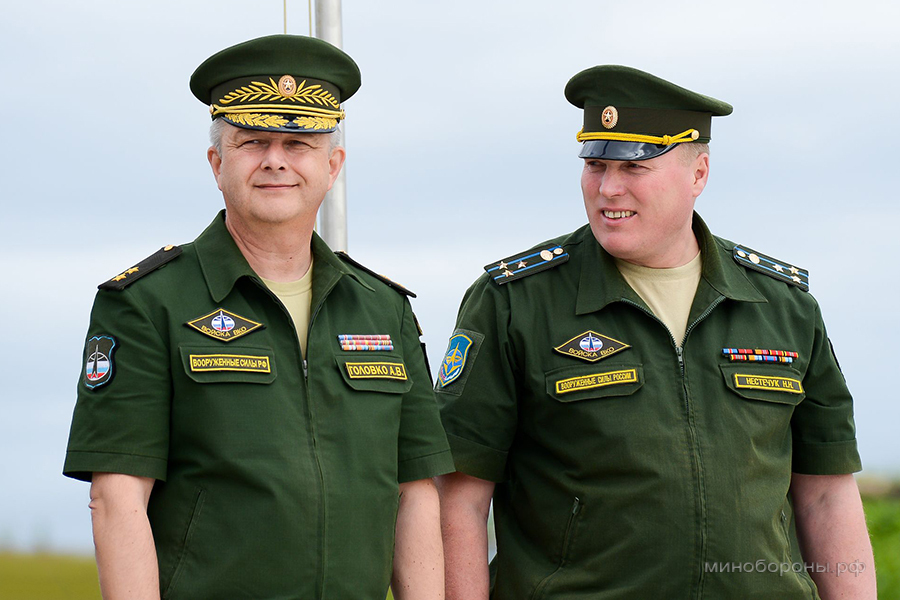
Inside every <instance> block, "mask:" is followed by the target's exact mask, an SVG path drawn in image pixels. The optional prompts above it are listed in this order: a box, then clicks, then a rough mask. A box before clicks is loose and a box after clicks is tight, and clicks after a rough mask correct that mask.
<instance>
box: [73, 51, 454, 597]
mask: <svg viewBox="0 0 900 600" xmlns="http://www.w3.org/2000/svg"><path fill="white" fill-rule="evenodd" d="M359 86H360V75H359V70H358V68H357V66H356V63H355V62H354V61H353V60H352V59H351V58H350V57H349V56H347V55H346V54H344V53H343V52H342V51H340V50H338V49H337V48H335V47H333V46H331V45H329V44H327V43H325V42H323V41H320V40H316V39H311V38H306V37H300V36H287V35H276V36H269V37H264V38H259V39H255V40H251V41H248V42H245V43H243V44H239V45H237V46H233V47H231V48H228V49H226V50H223V51H221V52H219V53H217V54H215V55H214V56H212V57H211V58H209V59H208V60H206V61H205V62H204V63H203V64H202V65H200V67H198V69H197V70H196V71H195V72H194V74H193V77H192V78H191V90H192V91H193V93H194V95H195V96H197V98H199V99H200V100H201V101H203V102H205V103H206V104H208V105H209V107H210V112H211V113H212V117H213V123H212V129H211V139H212V147H211V148H210V149H209V151H208V157H209V162H210V165H211V166H212V171H213V175H214V176H215V179H216V182H217V184H218V187H219V189H220V190H221V191H222V195H223V196H224V200H225V210H224V211H223V212H222V213H220V214H219V215H218V216H216V217H215V219H214V220H213V222H212V224H210V225H209V227H207V228H206V230H205V231H203V233H202V234H200V236H199V237H198V238H197V239H196V240H195V241H194V242H192V243H190V244H185V245H183V246H181V247H177V246H166V247H165V248H163V249H161V250H160V251H159V252H158V253H156V254H155V255H153V256H151V257H150V258H148V259H146V260H145V261H143V262H140V263H138V264H137V265H135V266H134V267H132V268H129V269H127V270H126V271H124V272H123V273H121V274H120V275H118V276H116V277H114V278H112V279H111V280H110V281H107V282H106V283H103V284H102V285H100V291H99V293H98V294H97V297H96V300H95V302H94V308H93V312H92V315H91V322H90V327H89V329H88V333H87V342H86V345H85V351H84V364H83V367H82V374H81V380H80V382H79V384H78V401H77V404H76V407H75V414H74V417H73V421H72V429H71V434H70V438H69V444H68V452H67V454H66V461H65V467H64V471H65V474H66V475H68V476H70V477H75V478H78V479H83V480H85V481H92V484H91V512H92V519H93V530H94V541H95V545H96V549H97V562H98V567H99V572H100V583H101V588H102V589H103V593H104V597H105V598H128V599H136V598H160V596H162V597H163V598H172V599H176V598H186V599H190V600H201V599H223V598H229V599H232V598H235V599H239V598H246V599H251V598H252V599H255V600H258V599H271V600H275V599H278V600H287V599H295V600H309V599H344V598H359V599H368V600H383V599H384V597H385V595H386V593H387V588H388V585H389V584H390V585H391V586H392V587H393V589H394V595H395V597H397V598H416V599H419V598H439V597H441V596H442V594H443V585H444V581H443V569H442V565H443V555H442V552H441V539H440V526H439V510H438V496H437V491H436V489H435V487H434V483H433V482H432V480H431V477H433V476H435V475H439V474H442V473H447V472H449V471H452V470H453V465H452V459H451V457H450V452H449V447H448V445H447V440H446V436H445V435H444V432H443V429H442V427H441V424H440V417H439V414H438V409H437V405H436V403H435V401H434V394H433V392H432V385H431V378H430V374H429V372H428V369H427V367H426V363H425V359H424V355H423V348H422V346H421V345H420V342H419V335H420V333H421V332H420V331H419V329H418V324H417V323H416V320H415V317H414V316H413V313H412V311H411V309H410V304H409V302H408V300H407V298H406V296H411V295H412V294H411V293H410V292H409V291H407V290H405V289H404V288H403V287H401V286H399V285H397V284H394V283H393V282H390V281H389V280H387V279H385V278H383V277H381V276H378V275H375V274H373V273H371V272H370V271H368V270H367V269H366V268H364V267H362V266H361V265H359V264H357V263H355V262H354V261H353V260H351V259H350V258H349V257H347V256H346V255H344V254H340V253H339V254H335V253H334V252H332V251H331V250H329V248H328V247H327V246H326V244H325V243H324V242H323V241H322V240H321V239H320V238H319V237H318V236H317V235H316V234H315V233H314V232H313V226H314V223H315V217H316V212H317V210H318V208H319V206H320V205H321V203H322V201H323V199H324V197H325V194H326V192H327V191H328V190H329V189H330V188H331V186H332V184H333V182H334V180H335V178H336V177H337V175H338V172H339V171H340V169H341V166H342V164H343V161H344V156H345V151H344V149H343V148H342V147H340V146H339V145H338V143H337V142H338V141H339V140H338V139H336V137H335V136H336V135H338V134H336V133H335V131H336V130H337V127H338V122H339V121H340V120H341V119H342V118H343V117H344V112H343V110H342V107H341V103H342V102H343V101H345V100H347V98H349V97H350V96H352V95H353V94H354V93H355V92H356V91H357V89H358V88H359ZM395 533H396V537H395Z"/></svg>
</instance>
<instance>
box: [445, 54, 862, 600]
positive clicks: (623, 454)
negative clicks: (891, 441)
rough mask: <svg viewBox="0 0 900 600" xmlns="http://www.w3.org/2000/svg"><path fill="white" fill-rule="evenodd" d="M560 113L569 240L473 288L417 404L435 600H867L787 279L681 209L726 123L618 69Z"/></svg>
mask: <svg viewBox="0 0 900 600" xmlns="http://www.w3.org/2000/svg"><path fill="white" fill-rule="evenodd" d="M566 97H567V99H568V100H569V101H570V102H571V103H572V104H574V105H575V106H577V107H579V108H582V109H584V127H583V129H582V130H581V131H580V132H579V133H578V140H579V141H582V142H584V144H583V147H582V150H581V153H580V157H581V158H583V159H584V171H583V174H582V177H581V185H582V192H583V196H584V204H585V209H586V211H587V217H588V219H587V220H588V222H589V224H588V225H585V226H584V227H582V228H580V229H578V230H576V231H574V232H572V233H569V234H567V235H564V236H561V237H558V238H555V239H552V240H550V241H547V242H545V243H542V244H538V245H537V246H534V247H532V248H531V249H528V250H524V251H520V252H517V253H516V254H513V255H511V256H509V257H507V258H504V259H502V260H497V261H495V262H492V263H491V264H489V265H487V267H485V270H486V273H485V274H483V275H482V276H481V278H479V279H478V280H477V281H476V282H475V284H474V285H472V287H471V288H469V290H468V291H467V292H466V294H465V297H464V298H463V301H462V306H461V308H460V312H459V317H458V320H457V325H456V327H457V328H456V330H455V331H454V332H453V334H452V336H451V338H450V343H449V347H448V350H447V354H446V356H445V358H444V361H443V363H442V365H441V367H440V371H439V376H438V381H437V383H436V391H437V393H438V404H439V405H441V414H442V419H443V423H444V427H445V430H446V431H447V435H448V438H449V440H450V446H451V448H452V450H453V457H454V460H455V463H456V468H457V471H458V472H457V473H454V474H452V475H445V476H443V477H441V478H439V484H438V488H439V491H440V493H441V511H442V515H441V517H442V518H441V521H442V528H443V535H444V551H445V556H446V564H447V590H448V594H447V597H448V599H450V600H460V599H465V600H478V599H485V598H488V597H489V596H490V598H492V599H494V600H523V599H543V598H548V599H549V598H553V599H566V600H613V599H616V600H619V599H621V600H625V599H628V600H634V599H637V598H684V599H687V598H698V599H699V598H709V599H722V598H778V599H780V600H784V599H789V598H797V599H799V598H820V597H821V598H838V597H840V598H844V597H848V598H850V597H852V598H874V597H875V592H874V587H875V581H874V573H873V571H874V566H873V562H872V553H871V547H870V544H869V540H868V536H867V532H866V527H865V520H864V516H863V511H862V506H861V502H860V497H859V492H858V490H857V487H856V484H855V481H854V479H853V476H852V475H851V473H853V472H855V471H858V470H859V469H860V461H859V457H858V454H857V449H856V440H855V432H854V424H853V417H852V400H851V396H850V393H849V392H848V390H847V386H846V384H845V382H844V378H843V376H842V374H841V372H840V369H839V367H838V363H837V361H836V359H835V357H834V355H833V353H832V349H831V347H830V343H829V340H828V337H827V335H826V332H825V327H824V325H823V322H822V317H821V315H820V312H819V306H818V304H817V303H816V301H815V299H814V298H813V297H812V296H811V295H810V294H809V292H808V289H809V283H808V282H809V278H808V274H807V272H806V271H805V270H803V269H800V268H798V267H796V266H795V265H793V264H791V263H789V262H784V261H781V260H778V259H775V258H772V257H770V256H767V255H764V254H762V253H760V252H756V251H754V250H752V249H751V248H748V247H746V246H743V245H740V244H735V243H732V242H729V241H727V240H724V239H721V238H718V237H716V236H714V235H712V233H710V230H709V228H708V227H707V225H706V224H705V223H704V222H703V220H702V219H701V218H700V217H699V216H698V215H697V214H696V213H694V210H693V209H694V204H695V200H696V198H697V197H698V196H699V195H700V193H701V192H702V191H703V189H704V186H705V185H706V182H707V178H708V176H709V149H708V146H707V142H709V139H710V123H711V120H712V119H711V118H712V117H713V116H724V115H727V114H729V113H731V111H732V108H731V106H729V105H728V104H726V103H724V102H721V101H718V100H715V99H713V98H709V97H707V96H703V95H700V94H697V93H694V92H691V91H689V90H686V89H684V88H681V87H678V86H676V85H673V84H671V83H669V82H667V81H664V80H662V79H659V78H657V77H654V76H652V75H650V74H647V73H644V72H642V71H638V70H635V69H631V68H627V67H620V66H599V67H595V68H591V69H588V70H586V71H583V72H581V73H579V74H578V75H576V76H575V77H574V78H573V79H572V80H571V81H570V82H569V84H568V86H567V87H566ZM492 498H493V506H494V519H495V521H494V522H495V527H496V533H497V556H496V558H495V559H494V560H493V562H492V563H491V565H490V568H489V567H488V562H487V557H486V553H487V550H486V547H487V543H486V528H485V522H486V520H487V515H488V509H489V503H490V501H491V499H492ZM851 571H852V574H850V576H847V575H848V574H849V573H851Z"/></svg>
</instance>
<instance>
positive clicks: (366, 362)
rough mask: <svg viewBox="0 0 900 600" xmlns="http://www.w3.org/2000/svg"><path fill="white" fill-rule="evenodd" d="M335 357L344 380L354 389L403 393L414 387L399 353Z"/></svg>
mask: <svg viewBox="0 0 900 600" xmlns="http://www.w3.org/2000/svg"><path fill="white" fill-rule="evenodd" d="M334 359H335V362H337V365H338V370H339V371H340V372H341V375H342V376H343V378H344V381H345V382H347V385H349V386H350V387H351V388H353V389H354V390H360V391H369V392H385V393H389V394H403V393H405V392H408V391H409V390H410V388H412V381H410V379H409V374H408V373H407V372H406V363H404V362H403V358H402V357H400V356H398V355H394V354H391V355H387V354H374V355H373V354H370V353H366V354H365V355H361V356H354V355H351V356H347V355H340V356H335V357H334Z"/></svg>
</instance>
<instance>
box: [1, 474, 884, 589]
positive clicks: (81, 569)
mask: <svg viewBox="0 0 900 600" xmlns="http://www.w3.org/2000/svg"><path fill="white" fill-rule="evenodd" d="M859 483H860V490H861V491H862V493H863V501H864V504H865V509H866V519H867V521H868V524H869V533H870V534H871V536H872V546H873V548H874V551H875V565H876V570H877V576H878V598H879V599H881V600H900V481H897V482H889V481H884V480H879V479H861V480H860V481H859ZM99 598H100V588H99V586H98V585H97V568H96V566H95V564H94V559H93V557H90V556H61V555H54V554H47V553H33V554H27V553H15V552H3V551H0V599H2V600H98V599H99ZM387 600H393V596H392V595H391V594H390V593H388V597H387Z"/></svg>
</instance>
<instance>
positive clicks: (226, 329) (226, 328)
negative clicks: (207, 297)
mask: <svg viewBox="0 0 900 600" xmlns="http://www.w3.org/2000/svg"><path fill="white" fill-rule="evenodd" d="M185 325H187V326H188V327H190V328H191V329H194V330H196V331H199V332H200V333H202V334H203V335H207V336H209V337H211V338H213V339H216V340H219V341H220V342H230V341H232V340H236V339H238V338H239V337H243V336H245V335H247V334H248V333H253V332H254V331H256V330H257V329H261V328H263V327H265V326H264V325H263V324H262V323H257V322H256V321H253V320H251V319H248V318H246V317H242V316H240V315H236V314H234V313H233V312H231V311H227V310H225V309H224V308H217V309H216V310H214V311H213V312H211V313H209V314H208V315H203V316H202V317H197V318H196V319H194V320H192V321H188V322H187V323H185Z"/></svg>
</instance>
